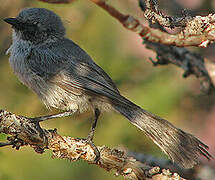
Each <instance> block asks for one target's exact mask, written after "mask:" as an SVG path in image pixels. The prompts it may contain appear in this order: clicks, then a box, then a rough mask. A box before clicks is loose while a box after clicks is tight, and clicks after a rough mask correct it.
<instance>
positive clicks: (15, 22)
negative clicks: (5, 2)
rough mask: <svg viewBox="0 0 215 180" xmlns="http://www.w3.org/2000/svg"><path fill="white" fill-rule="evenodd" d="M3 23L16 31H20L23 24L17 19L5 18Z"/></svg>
mask: <svg viewBox="0 0 215 180" xmlns="http://www.w3.org/2000/svg"><path fill="white" fill-rule="evenodd" d="M4 21H5V22H6V23H8V24H10V25H12V26H13V27H15V28H16V29H22V27H23V23H22V22H20V21H19V20H18V19H17V18H6V19H4Z"/></svg>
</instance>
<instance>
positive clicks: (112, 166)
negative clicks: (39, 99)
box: [0, 110, 183, 180]
mask: <svg viewBox="0 0 215 180" xmlns="http://www.w3.org/2000/svg"><path fill="white" fill-rule="evenodd" d="M0 133H5V134H9V135H11V137H9V138H8V142H6V143H2V144H1V146H5V145H12V147H14V148H16V149H17V150H18V149H20V147H21V146H27V145H28V146H30V147H31V148H33V149H34V150H35V152H37V153H43V152H44V151H45V150H46V149H50V150H51V151H52V154H53V157H54V158H60V159H68V160H70V161H77V160H80V159H82V160H84V161H87V162H88V163H89V164H95V165H97V166H98V167H100V168H103V169H105V170H107V171H111V170H115V175H117V176H119V175H121V176H123V177H124V178H125V179H133V180H140V179H147V180H150V179H151V180H156V179H159V180H163V179H165V180H168V179H169V180H170V179H180V180H183V178H181V177H180V176H179V175H178V174H177V173H171V172H170V171H169V170H165V169H163V170H160V168H159V167H151V166H148V165H146V164H145V163H141V162H140V161H137V160H136V159H134V158H133V157H131V156H128V155H127V154H126V153H125V152H123V151H121V150H118V149H111V148H108V147H106V146H98V147H97V149H98V150H99V152H100V157H99V160H95V159H96V153H95V149H94V147H95V146H94V145H93V146H92V144H90V143H88V142H87V140H86V139H80V138H72V137H65V136H61V135H59V134H58V133H57V131H56V129H55V130H46V129H43V128H41V127H40V125H39V123H35V122H32V120H31V118H27V117H23V116H17V115H15V114H12V113H10V112H7V111H5V110H0Z"/></svg>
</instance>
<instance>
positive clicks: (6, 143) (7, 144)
mask: <svg viewBox="0 0 215 180" xmlns="http://www.w3.org/2000/svg"><path fill="white" fill-rule="evenodd" d="M10 145H13V143H12V142H0V147H4V146H10Z"/></svg>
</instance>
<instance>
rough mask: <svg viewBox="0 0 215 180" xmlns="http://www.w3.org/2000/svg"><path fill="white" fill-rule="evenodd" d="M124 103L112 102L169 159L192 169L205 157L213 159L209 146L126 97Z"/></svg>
mask: <svg viewBox="0 0 215 180" xmlns="http://www.w3.org/2000/svg"><path fill="white" fill-rule="evenodd" d="M121 98H122V99H124V100H123V101H124V102H125V103H122V102H112V106H113V107H114V109H115V110H116V111H118V112H119V113H121V114H122V115H124V116H125V117H126V118H127V119H128V120H129V121H130V122H131V123H132V124H134V125H135V126H137V127H138V128H139V129H141V130H142V131H143V132H144V133H145V135H146V136H148V137H149V138H151V139H152V140H153V142H154V143H155V144H157V145H158V146H159V147H160V149H161V150H162V151H163V152H164V153H166V154H167V155H168V156H169V158H170V159H171V160H172V161H173V162H176V163H178V164H180V165H182V166H183V167H184V168H192V167H193V166H194V165H195V164H197V163H198V162H199V160H198V157H199V156H200V155H203V156H204V157H205V158H207V159H208V160H210V159H211V158H213V157H212V156H211V155H210V154H209V153H208V151H207V149H208V146H207V145H205V144H204V143H202V142H201V141H200V140H198V139H197V138H196V137H194V136H193V135H191V134H189V133H186V132H184V131H182V130H181V129H178V128H176V127H175V126H173V125H172V124H171V123H169V122H168V121H166V120H164V119H162V118H160V117H158V116H156V115H153V114H151V113H149V112H147V111H145V110H144V109H142V108H140V107H139V106H137V105H135V104H134V103H132V102H131V101H129V100H127V99H126V98H124V97H121Z"/></svg>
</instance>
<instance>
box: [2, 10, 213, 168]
mask: <svg viewBox="0 0 215 180" xmlns="http://www.w3.org/2000/svg"><path fill="white" fill-rule="evenodd" d="M4 21H6V22H7V23H9V24H11V25H12V28H13V43H12V45H11V46H10V48H9V49H8V51H7V52H8V53H10V59H9V61H10V65H11V67H12V68H13V70H14V73H15V74H16V75H17V76H18V78H19V79H20V81H21V82H22V83H24V84H25V85H26V86H28V87H29V88H31V89H32V90H33V91H34V92H35V93H36V94H37V95H38V97H39V98H40V99H41V100H42V102H43V103H44V104H45V105H46V106H47V107H53V108H57V109H60V110H63V111H64V113H60V114H58V115H53V116H44V117H40V120H41V121H42V120H46V119H48V118H50V117H51V118H53V117H59V116H66V115H71V114H72V113H74V112H77V111H79V112H83V111H86V110H88V109H91V110H93V111H94V113H95V119H94V123H93V125H92V128H91V131H90V133H89V135H88V139H89V140H92V139H93V134H94V130H95V127H96V122H97V119H98V117H99V115H100V112H102V111H106V110H115V111H117V112H119V113H120V114H122V115H123V116H125V117H126V118H127V119H128V120H129V121H130V122H131V123H132V124H133V125H135V126H136V127H138V128H139V129H140V130H142V131H143V132H144V134H145V135H146V136H148V137H149V138H151V139H152V140H153V141H154V143H155V144H157V145H158V146H159V147H160V149H161V150H162V151H163V152H165V153H166V154H167V155H168V156H169V158H170V159H171V160H172V161H174V162H177V163H179V164H180V165H182V166H183V167H185V168H191V167H193V166H194V165H195V164H196V163H197V162H198V158H199V155H203V156H205V157H206V158H207V159H211V157H212V156H211V155H210V154H209V153H208V152H207V150H206V149H208V147H207V146H206V145H205V144H203V143H202V142H201V141H200V140H198V139H197V138H196V137H194V136H193V135H191V134H188V133H186V132H184V131H182V130H181V129H178V128H176V127H175V126H173V125H172V124H171V123H169V122H168V121H166V120H164V119H162V118H160V117H158V116H156V115H154V114H152V113H150V112H148V111H146V110H144V109H142V108H141V107H139V106H137V105H136V104H134V103H133V102H131V101H130V100H128V99H126V98H125V97H123V96H122V95H121V94H120V92H119V91H118V89H117V87H116V86H115V84H114V83H113V81H112V80H111V78H110V77H109V76H108V75H107V74H106V73H105V72H104V71H103V70H102V68H100V67H99V66H98V65H96V64H95V63H94V61H93V60H92V59H91V57H90V56H89V55H88V54H87V53H86V52H85V51H84V50H83V49H81V48H80V47H79V46H78V45H77V44H75V43H74V42H73V41H72V40H69V39H67V38H66V37H65V28H64V26H63V23H62V21H61V19H60V18H59V17H58V16H57V15H56V14H55V13H53V12H52V11H50V10H47V9H44V8H27V9H24V10H22V11H21V12H20V13H19V14H18V16H17V17H16V18H7V19H4Z"/></svg>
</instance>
